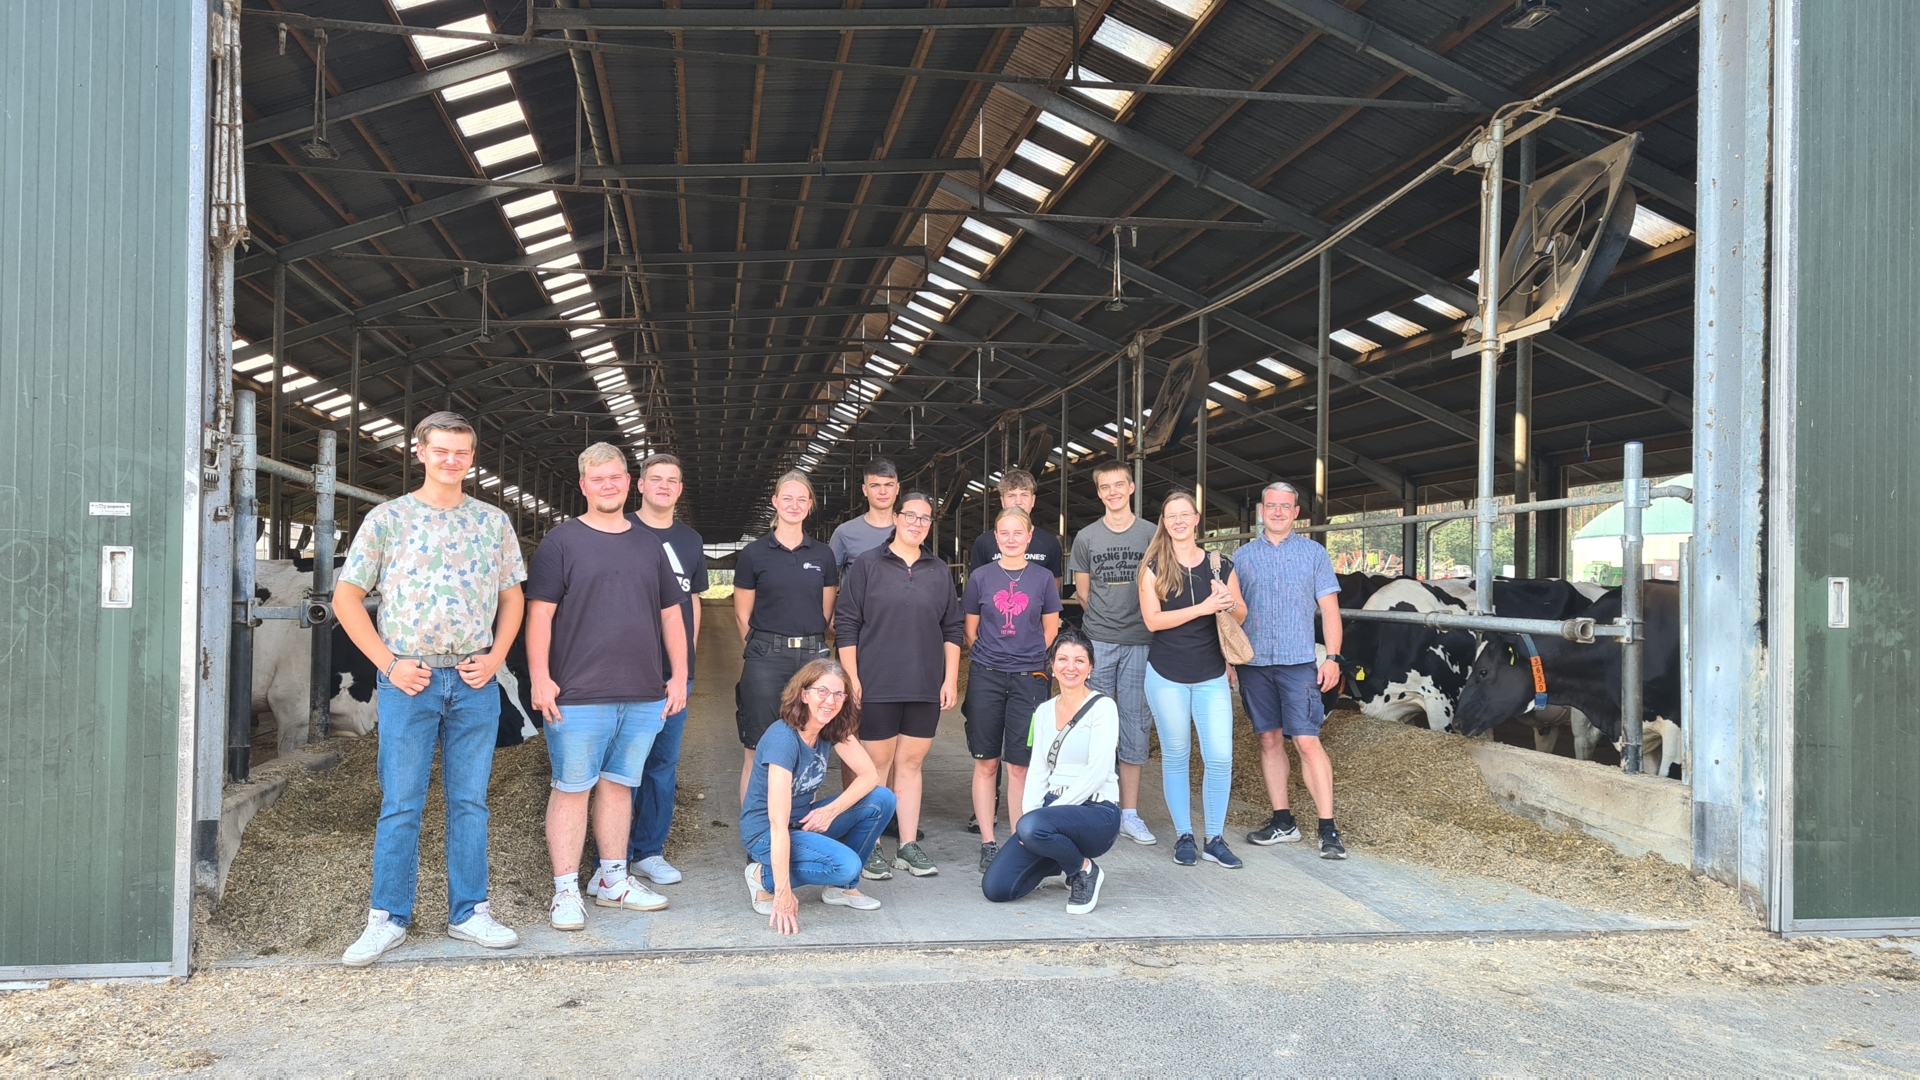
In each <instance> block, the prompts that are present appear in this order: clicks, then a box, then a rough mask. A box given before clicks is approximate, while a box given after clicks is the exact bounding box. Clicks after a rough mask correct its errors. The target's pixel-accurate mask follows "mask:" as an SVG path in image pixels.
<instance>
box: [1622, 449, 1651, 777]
mask: <svg viewBox="0 0 1920 1080" xmlns="http://www.w3.org/2000/svg"><path fill="white" fill-rule="evenodd" d="M1624 450H1625V453H1624V455H1623V458H1622V465H1623V469H1622V475H1621V480H1622V486H1623V487H1624V488H1625V489H1626V490H1625V492H1624V493H1623V494H1624V497H1623V498H1622V499H1621V500H1620V510H1621V528H1620V555H1621V559H1620V563H1621V568H1622V571H1623V572H1622V574H1621V577H1620V621H1621V622H1623V623H1625V624H1626V627H1627V635H1626V636H1625V637H1623V638H1621V639H1620V733H1621V741H1622V745H1621V747H1620V768H1621V771H1623V772H1628V773H1637V772H1639V771H1640V747H1641V716H1640V700H1641V691H1642V686H1641V678H1640V672H1641V667H1642V660H1643V654H1644V653H1645V651H1646V645H1645V642H1644V638H1645V637H1646V634H1645V633H1644V632H1643V628H1644V627H1645V625H1646V617H1645V611H1644V608H1643V606H1642V601H1643V598H1644V597H1645V595H1646V587H1645V586H1646V577H1645V573H1646V572H1645V570H1644V569H1643V568H1642V567H1641V565H1640V563H1641V552H1642V550H1643V549H1644V548H1645V546H1646V538H1645V537H1644V536H1642V535H1641V531H1640V527H1641V520H1642V515H1643V514H1644V513H1645V511H1646V508H1647V503H1648V501H1649V500H1648V498H1647V495H1648V491H1647V479H1646V477H1645V476H1644V475H1643V473H1644V470H1645V459H1644V456H1643V452H1642V447H1641V445H1640V444H1639V443H1637V442H1630V443H1628V444H1627V445H1626V447H1625V448H1624Z"/></svg>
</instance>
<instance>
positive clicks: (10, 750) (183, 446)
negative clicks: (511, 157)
mask: <svg viewBox="0 0 1920 1080" xmlns="http://www.w3.org/2000/svg"><path fill="white" fill-rule="evenodd" d="M206 33H207V13H206V10H205V8H204V6H203V5H201V4H197V3H172V4H155V3H143V2H133V0H130V2H116V3H109V2H86V3H73V4H51V5H49V4H6V5H0V100H3V101H4V102H5V107H4V108H0V266H5V267H6V268H7V269H6V272H5V273H4V274H0V410H4V418H3V419H0V431H4V432H5V443H6V445H5V451H4V452H3V453H0V686H3V687H5V693H4V694H0V740H3V745H4V750H0V978H23V977H25V978H31V977H35V976H40V977H45V976H47V975H53V974H98V975H136V974H165V973H168V972H174V971H184V963H185V948H186V940H187V935H186V929H187V918H186V911H185V906H186V900H187V895H188V894H187V891H186V890H187V885H186V869H187V852H186V838H185V834H184V830H183V818H184V817H185V816H186V812H187V806H186V804H187V801H188V794H187V793H188V790H189V780H188V777H189V776H190V775H191V766H192V763H191V756H190V754H188V753H186V752H185V750H186V748H187V747H188V746H189V744H188V743H187V741H186V738H187V736H188V735H189V734H190V729H191V721H192V715H193V710H192V688H191V686H190V685H189V672H190V669H191V663H190V659H191V652H192V648H193V639H194V611H195V606H194V597H193V595H192V593H191V591H190V590H189V587H188V584H187V583H190V582H193V581H194V580H196V575H197V571H198V560H199V552H198V548H197V544H196V543H195V540H194V538H195V537H196V536H197V535H198V513H199V507H198V498H197V496H198V476H197V465H196V462H195V450H196V445H195V444H197V441H198V438H199V432H198V424H197V422H195V423H190V420H194V421H197V418H198V408H199V390H198V387H199V385H200V382H201V378H200V363H201V357H200V356H199V351H200V348H201V334H202V327H201V315H202V313H201V311H200V310H199V307H200V303H201V296H202V289H203V280H204V279H203V274H204V269H203V266H204V252H205V241H204V239H203V237H204V229H205V221H204V220H203V219H204V207H203V203H202V195H201V194H200V191H199V188H200V187H201V183H202V181H201V175H202V173H203V171H204V166H203V162H202V161H201V156H202V155H203V154H204V150H205V138H204V131H205V121H204V116H205V77H204V74H203V68H204V65H205V63H206V46H205V37H206Z"/></svg>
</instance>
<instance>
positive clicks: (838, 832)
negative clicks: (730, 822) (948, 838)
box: [740, 660, 893, 934]
mask: <svg viewBox="0 0 1920 1080" xmlns="http://www.w3.org/2000/svg"><path fill="white" fill-rule="evenodd" d="M780 719H781V720H782V721H784V723H779V724H774V725H773V726H771V727H769V728H767V732H766V734H765V735H762V736H761V737H760V744H759V745H758V746H756V747H755V748H754V751H753V775H752V777H751V778H750V779H749V780H748V782H747V797H746V801H745V802H744V803H743V804H742V805H741V807H740V843H741V845H742V846H743V847H745V848H746V849H747V855H748V856H749V857H750V858H752V859H753V862H752V863H750V864H748V866H747V894H748V897H749V899H751V900H752V902H753V910H755V911H757V912H759V913H760V914H762V915H766V916H769V918H768V920H767V924H768V925H769V926H772V927H773V928H774V929H775V930H777V931H779V932H780V933H782V934H795V933H799V931H800V900H799V898H798V897H796V896H794V894H793V890H794V888H795V887H796V886H800V885H822V886H825V888H823V889H821V891H820V899H821V900H822V901H824V902H825V903H828V904H834V905H838V906H840V907H850V908H853V909H855V910H857V911H872V910H874V909H876V908H878V907H879V906H880V901H878V900H875V899H874V898H873V897H871V896H867V895H865V894H863V893H862V892H861V891H860V890H859V889H858V888H857V886H858V885H859V884H860V868H861V867H863V866H865V865H866V863H867V857H868V856H870V855H872V854H873V845H874V842H875V841H877V840H879V838H880V830H881V829H882V828H884V827H885V826H886V823H887V821H888V819H890V818H892V817H893V792H891V791H888V790H887V789H886V788H883V787H881V786H880V774H879V772H878V771H877V770H876V769H875V768H874V766H873V759H872V758H870V757H868V756H867V751H866V750H865V748H863V747H862V746H861V745H860V740H859V738H858V735H859V732H860V708H859V706H858V705H857V704H856V703H855V702H853V701H852V700H850V699H849V698H848V696H847V673H846V670H845V669H844V668H842V667H841V666H840V665H839V664H838V663H836V662H835V661H832V660H814V661H811V662H809V663H808V664H807V665H806V666H805V667H802V668H801V669H800V670H799V671H798V672H796V673H795V674H794V676H793V678H791V679H789V680H788V681H787V688H786V690H784V691H783V692H782V693H781V695H780ZM829 747H832V748H833V749H835V750H838V751H839V752H840V760H841V761H842V762H843V763H845V764H846V766H847V768H848V769H850V770H851V771H852V773H853V779H852V782H851V783H849V784H847V785H846V787H845V789H844V790H842V791H841V793H840V795H839V796H838V797H837V798H835V799H834V800H833V801H831V802H825V803H821V802H816V801H815V796H816V795H818V793H819V791H820V784H821V782H822V781H824V780H825V779H826V778H827V758H828V757H829V756H830V755H829V753H828V748H829Z"/></svg>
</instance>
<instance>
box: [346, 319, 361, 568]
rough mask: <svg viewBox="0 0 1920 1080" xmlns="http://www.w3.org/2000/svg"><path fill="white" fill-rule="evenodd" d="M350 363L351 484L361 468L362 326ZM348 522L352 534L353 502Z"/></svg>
mask: <svg viewBox="0 0 1920 1080" xmlns="http://www.w3.org/2000/svg"><path fill="white" fill-rule="evenodd" d="M350 363H351V364H352V367H350V368H349V369H348V372H347V394H348V395H349V396H350V397H352V398H353V401H352V402H350V403H349V404H348V405H347V409H348V414H347V483H348V484H350V485H357V483H358V481H359V479H360V477H359V470H358V469H357V468H355V465H356V464H357V463H358V462H359V460H360V328H359V327H355V328H354V331H353V359H352V360H351V361H350ZM346 523H347V528H346V529H345V530H344V531H345V532H346V533H347V534H348V535H352V533H353V504H352V503H348V504H347V519H346Z"/></svg>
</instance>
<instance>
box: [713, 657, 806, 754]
mask: <svg viewBox="0 0 1920 1080" xmlns="http://www.w3.org/2000/svg"><path fill="white" fill-rule="evenodd" d="M827 652H828V650H827V647H826V646H825V645H821V646H820V647H819V648H817V649H806V648H801V649H789V648H785V647H784V646H780V645H778V644H776V643H775V642H772V641H768V640H766V639H764V638H762V637H760V636H759V635H758V634H755V635H754V636H752V637H750V638H748V639H747V648H746V651H745V652H744V653H742V654H741V656H742V660H741V664H740V682H739V683H738V684H737V685H736V686H735V687H734V688H733V704H734V720H735V722H736V723H737V724H738V725H739V728H740V745H741V746H744V747H746V748H747V749H749V750H752V749H753V748H755V747H757V746H759V745H760V736H762V735H765V734H766V733H767V728H769V727H771V726H772V725H773V723H774V721H776V720H778V719H780V692H781V691H783V690H785V689H786V688H787V680H789V679H791V678H793V676H794V675H795V673H797V672H798V671H799V670H800V669H801V668H803V667H806V666H807V664H808V663H809V662H810V661H813V660H822V659H825V658H826V656H827Z"/></svg>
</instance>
